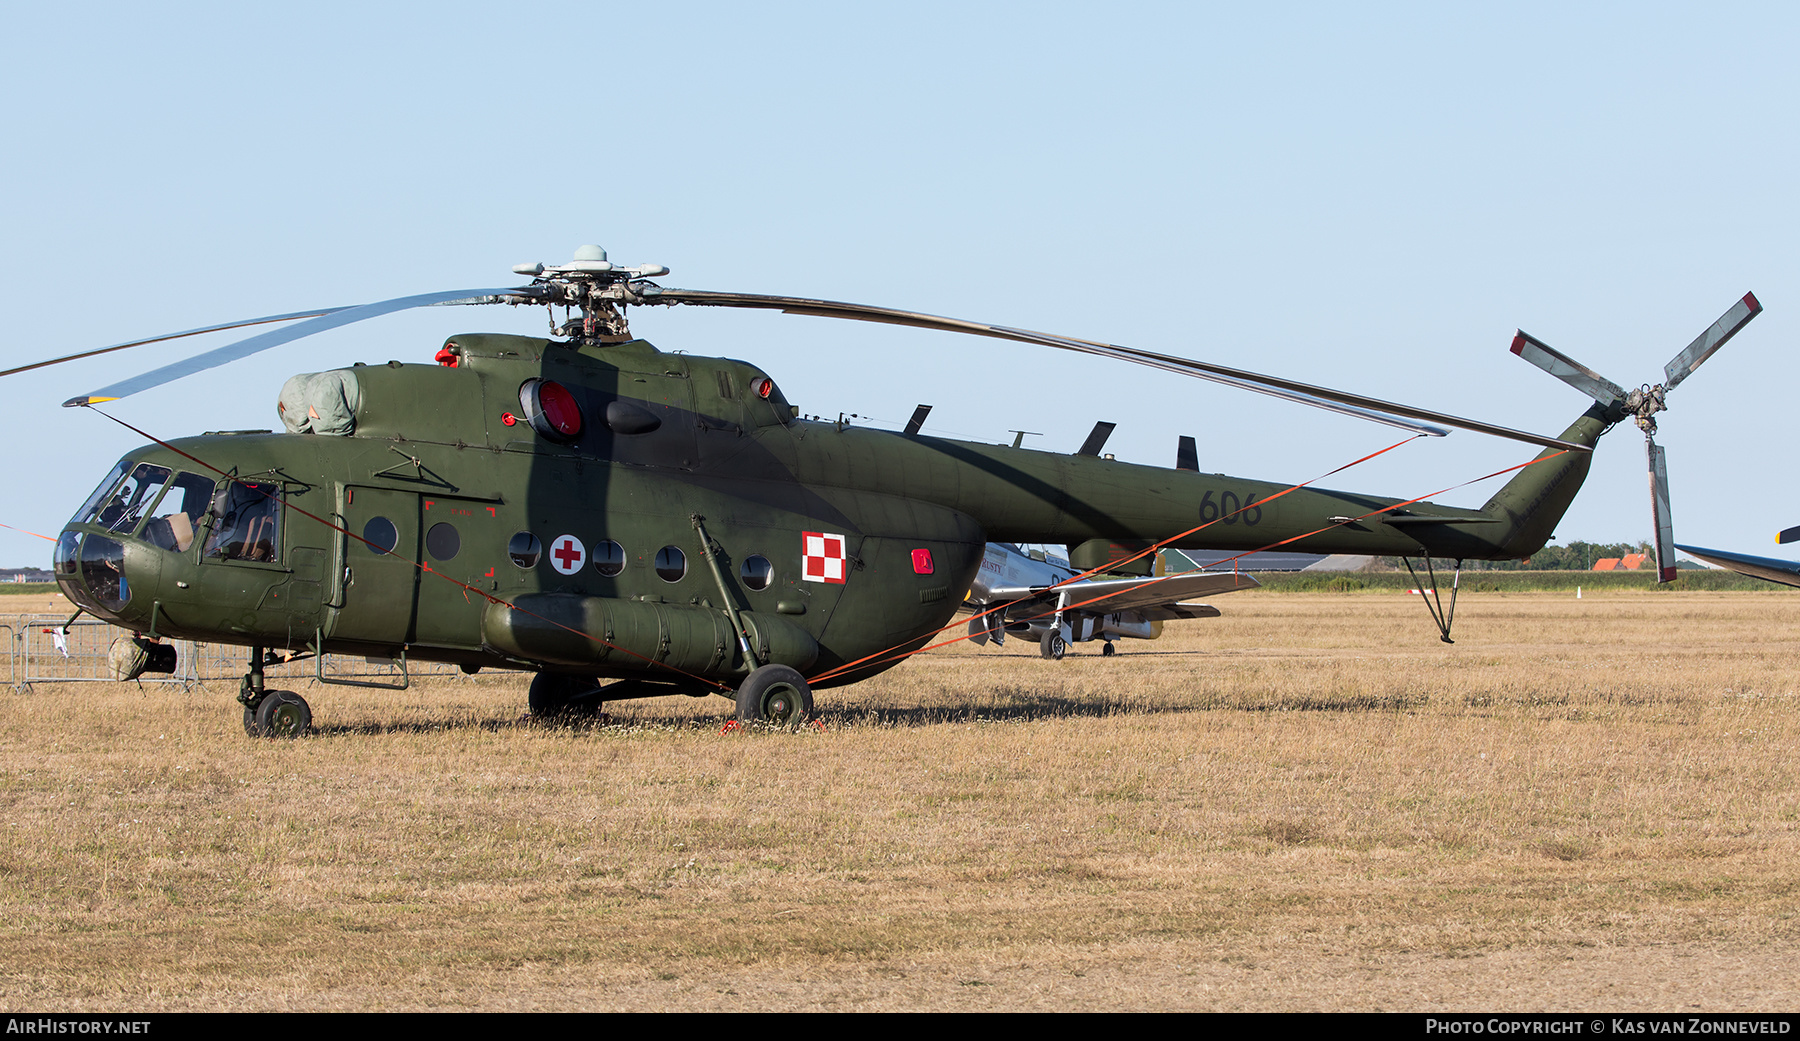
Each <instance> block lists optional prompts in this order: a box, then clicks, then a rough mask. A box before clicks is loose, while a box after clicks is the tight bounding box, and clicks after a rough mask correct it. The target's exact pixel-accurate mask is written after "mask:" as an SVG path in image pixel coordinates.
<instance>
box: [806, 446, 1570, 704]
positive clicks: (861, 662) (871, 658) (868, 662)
mask: <svg viewBox="0 0 1800 1041" xmlns="http://www.w3.org/2000/svg"><path fill="white" fill-rule="evenodd" d="M1423 436H1424V435H1422V434H1421V435H1417V436H1415V437H1409V438H1407V439H1406V440H1405V441H1399V442H1396V443H1394V444H1391V445H1389V446H1387V447H1386V448H1383V449H1381V450H1380V451H1378V452H1371V453H1369V454H1368V455H1365V456H1363V457H1362V458H1361V459H1357V460H1355V461H1354V462H1349V463H1345V464H1344V465H1343V466H1340V467H1338V468H1337V469H1335V470H1331V471H1329V472H1327V473H1322V474H1320V475H1319V476H1317V477H1315V478H1313V479H1312V480H1310V481H1303V482H1301V483H1300V484H1295V485H1290V486H1289V487H1287V488H1283V489H1282V490H1281V491H1279V492H1276V493H1275V494H1273V495H1270V496H1267V497H1265V498H1262V499H1258V500H1257V501H1255V502H1253V503H1249V504H1247V505H1245V506H1242V507H1240V508H1238V509H1237V510H1234V511H1233V512H1231V513H1228V514H1225V515H1224V516H1222V517H1216V518H1214V519H1212V520H1210V521H1207V522H1206V523H1205V524H1202V525H1200V526H1198V527H1194V528H1189V529H1188V530H1187V531H1184V532H1181V533H1180V534H1178V535H1172V536H1170V537H1168V538H1166V539H1163V540H1162V541H1161V542H1158V543H1155V544H1154V545H1152V546H1150V547H1148V548H1147V549H1144V550H1142V551H1140V552H1138V553H1136V554H1134V555H1133V556H1130V557H1127V558H1125V559H1124V560H1123V561H1108V562H1107V563H1106V564H1103V565H1101V566H1100V567H1096V568H1092V569H1090V570H1087V571H1084V572H1082V573H1081V574H1079V575H1074V576H1071V577H1069V578H1066V579H1063V580H1062V581H1061V582H1058V583H1056V584H1055V585H1051V586H1045V587H1044V592H1049V591H1050V590H1053V589H1060V588H1062V587H1063V586H1066V585H1070V584H1072V583H1078V582H1082V581H1085V580H1086V579H1087V578H1088V577H1089V576H1091V575H1095V574H1098V573H1099V572H1100V571H1101V569H1102V568H1107V567H1116V566H1118V565H1119V564H1121V563H1124V564H1129V563H1130V562H1132V561H1134V560H1137V559H1139V558H1141V557H1144V556H1147V555H1149V554H1151V553H1155V552H1156V551H1157V550H1160V549H1162V548H1163V547H1164V546H1167V545H1169V544H1170V543H1172V542H1178V541H1180V540H1181V539H1185V538H1187V537H1188V536H1189V535H1192V534H1194V533H1195V532H1198V531H1201V530H1203V529H1205V528H1209V527H1211V526H1212V525H1214V524H1218V523H1221V522H1223V521H1224V520H1226V519H1227V518H1229V517H1235V516H1237V515H1238V514H1239V513H1243V512H1244V511H1245V510H1250V509H1254V508H1255V507H1258V506H1261V505H1262V504H1263V503H1266V502H1270V501H1272V500H1274V499H1279V498H1280V497H1282V496H1283V495H1286V494H1288V493H1289V492H1292V491H1298V490H1299V489H1301V488H1305V487H1307V486H1308V485H1312V484H1317V483H1318V482H1320V481H1322V480H1324V479H1325V478H1327V477H1330V476H1331V475H1332V474H1336V473H1341V472H1343V471H1345V470H1348V469H1349V468H1351V467H1352V466H1356V465H1357V464H1358V463H1366V462H1368V461H1369V460H1370V459H1373V458H1375V457H1376V456H1378V455H1381V454H1382V453H1384V452H1391V451H1393V450H1394V449H1396V448H1399V447H1400V446H1401V445H1404V444H1407V443H1409V442H1411V441H1414V440H1417V437H1423ZM1566 454H1568V450H1567V449H1564V450H1563V451H1561V452H1555V453H1553V454H1551V455H1546V456H1540V457H1538V458H1536V459H1529V460H1527V461H1525V462H1523V463H1519V464H1517V465H1514V466H1509V467H1506V468H1505V469H1503V470H1495V471H1494V472H1493V473H1491V474H1484V475H1482V476H1480V477H1476V478H1472V479H1470V480H1467V481H1463V482H1462V483H1461V484H1453V485H1450V486H1449V487H1447V488H1440V489H1438V490H1437V491H1435V492H1427V493H1425V494H1424V495H1420V496H1417V497H1415V498H1411V499H1407V500H1405V501H1404V502H1397V503H1394V504H1393V505H1391V506H1383V507H1382V508H1381V509H1379V510H1370V511H1369V512H1367V513H1364V514H1362V515H1360V516H1357V517H1348V518H1345V519H1344V520H1340V521H1337V522H1335V523H1332V524H1327V525H1325V526H1324V527H1322V528H1315V529H1313V530H1312V531H1309V532H1306V533H1304V534H1301V535H1294V536H1291V537H1289V538H1285V539H1282V540H1280V541H1278V542H1271V543H1269V544H1268V545H1266V546H1263V547H1261V548H1260V549H1253V550H1245V551H1244V552H1242V553H1239V554H1238V555H1237V556H1234V557H1227V558H1225V559H1224V560H1220V561H1217V562H1216V563H1218V564H1223V563H1225V561H1226V560H1230V561H1234V562H1235V561H1238V560H1241V559H1243V558H1244V557H1246V556H1249V555H1250V554H1252V553H1263V552H1267V551H1268V550H1271V549H1275V548H1277V547H1280V546H1285V545H1287V544H1288V543H1290V542H1299V541H1300V540H1301V539H1308V538H1311V537H1312V536H1314V535H1318V534H1322V533H1324V532H1327V531H1330V530H1332V529H1333V528H1339V527H1343V526H1344V525H1346V524H1355V523H1356V522H1357V521H1360V520H1366V519H1368V518H1370V517H1375V516H1379V515H1380V514H1383V513H1387V512H1389V511H1391V510H1397V509H1399V508H1401V507H1402V506H1411V505H1412V504H1413V503H1415V502H1424V501H1425V500H1427V499H1431V498H1435V497H1437V496H1439V495H1444V494H1446V493H1448V492H1453V491H1456V490H1458V489H1461V488H1467V487H1468V486H1469V485H1472V484H1479V483H1481V482H1482V481H1486V480H1489V479H1491V478H1494V477H1499V476H1500V475H1502V474H1508V473H1512V472H1513V471H1514V470H1523V469H1525V468H1526V467H1527V466H1534V465H1536V464H1538V463H1542V462H1547V461H1549V460H1551V459H1555V458H1556V457H1557V456H1560V455H1566ZM1199 570H1201V569H1196V570H1195V571H1180V572H1176V573H1175V574H1171V575H1161V576H1158V577H1156V578H1153V579H1151V580H1149V581H1146V582H1142V583H1139V584H1138V585H1136V586H1133V587H1132V588H1131V590H1129V591H1131V592H1135V591H1137V590H1139V589H1145V588H1148V587H1149V586H1153V585H1155V584H1157V583H1158V582H1164V581H1167V580H1169V579H1171V578H1179V577H1181V576H1183V575H1191V574H1196V573H1198V571H1199ZM1233 570H1234V571H1235V570H1236V568H1235V567H1234V568H1233ZM1127 591H1128V590H1125V589H1117V590H1114V591H1112V592H1110V593H1102V594H1100V595H1099V596H1095V597H1092V598H1090V599H1087V600H1083V601H1080V602H1079V603H1073V604H1068V605H1066V606H1063V607H1052V608H1049V609H1047V610H1045V611H1043V612H1041V613H1039V614H1035V615H1031V616H1029V617H1027V618H1024V619H1022V620H1023V621H1027V622H1032V621H1036V620H1038V619H1040V618H1047V617H1050V616H1051V615H1054V614H1057V613H1059V612H1062V611H1070V610H1074V609H1076V608H1079V607H1086V606H1088V605H1089V604H1096V603H1099V602H1100V601H1102V600H1106V599H1108V598H1110V597H1115V596H1119V595H1121V594H1123V593H1125V592H1127ZM1008 606H1010V605H1008V604H1000V605H998V606H995V607H990V608H988V609H987V610H986V611H983V612H981V613H980V614H977V615H973V616H971V617H970V619H969V621H971V622H972V621H976V620H977V619H981V618H986V617H987V616H988V615H990V614H993V613H994V612H996V611H1003V610H1005V609H1006V608H1007V607H1008ZM962 624H963V623H962V622H961V621H957V622H952V623H951V624H949V625H946V626H944V627H942V628H940V629H938V630H937V632H935V633H933V634H932V635H933V636H936V635H938V634H939V633H944V632H947V631H949V630H950V629H953V628H957V627H959V626H961V625H962ZM973 637H974V634H973V633H965V634H963V635H961V636H957V637H955V638H953V639H949V640H944V641H942V642H939V643H934V644H929V645H927V646H922V647H919V648H917V649H915V650H911V651H904V652H901V653H899V654H893V653H892V652H893V651H894V650H895V649H896V647H889V648H888V649H887V650H883V651H877V652H875V653H874V654H871V655H868V656H867V657H863V658H858V659H857V660H856V661H853V662H847V663H845V664H843V665H840V666H838V667H837V668H835V669H831V670H828V671H826V672H822V673H820V674H819V675H817V676H813V677H809V678H808V680H807V682H808V683H818V682H819V681H821V680H826V679H833V678H836V677H838V676H841V675H843V674H845V673H847V672H849V671H850V670H852V669H855V668H858V667H866V666H872V665H886V664H888V663H891V662H896V661H904V660H905V659H907V658H909V657H911V656H912V655H914V654H919V653H921V652H923V651H931V650H936V649H938V648H940V647H949V646H951V645H952V644H957V643H961V642H962V641H964V640H968V639H973ZM896 646H897V645H896ZM883 655H888V657H883ZM875 659H879V660H878V661H877V660H875Z"/></svg>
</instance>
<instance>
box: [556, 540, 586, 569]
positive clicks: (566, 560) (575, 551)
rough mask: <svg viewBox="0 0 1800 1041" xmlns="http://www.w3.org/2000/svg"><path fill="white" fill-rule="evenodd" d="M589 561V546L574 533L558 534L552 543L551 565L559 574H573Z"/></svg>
mask: <svg viewBox="0 0 1800 1041" xmlns="http://www.w3.org/2000/svg"><path fill="white" fill-rule="evenodd" d="M585 563H587V547H586V546H583V545H582V544H581V540H580V539H578V538H576V537H575V536H573V535H558V536H557V537H556V541H555V542H552V543H551V544H550V566H551V567H553V568H555V569H556V571H557V573H558V574H561V575H573V574H574V573H575V572H577V571H580V570H581V565H583V564H585Z"/></svg>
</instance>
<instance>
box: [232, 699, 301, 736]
mask: <svg viewBox="0 0 1800 1041" xmlns="http://www.w3.org/2000/svg"><path fill="white" fill-rule="evenodd" d="M311 731H312V708H311V706H309V705H307V703H306V699H305V698H303V697H301V696H300V695H298V694H296V693H294V692H293V691H291V690H271V691H269V692H268V693H267V694H264V695H263V696H262V700H260V701H258V702H257V703H256V704H255V705H254V706H250V705H246V706H244V732H245V733H247V734H249V735H250V736H251V737H285V738H290V739H291V738H296V737H305V736H306V735H307V734H308V733H310V732H311Z"/></svg>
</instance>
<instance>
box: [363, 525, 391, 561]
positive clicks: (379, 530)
mask: <svg viewBox="0 0 1800 1041" xmlns="http://www.w3.org/2000/svg"><path fill="white" fill-rule="evenodd" d="M362 537H363V542H364V543H365V544H366V545H367V546H368V547H369V552H370V553H373V554H375V555H376V556H380V555H381V554H383V553H392V552H393V551H394V547H395V546H398V545H399V544H400V529H398V528H396V527H394V522H393V521H391V520H388V519H387V518H386V517H371V518H369V523H367V524H365V525H363V532H362Z"/></svg>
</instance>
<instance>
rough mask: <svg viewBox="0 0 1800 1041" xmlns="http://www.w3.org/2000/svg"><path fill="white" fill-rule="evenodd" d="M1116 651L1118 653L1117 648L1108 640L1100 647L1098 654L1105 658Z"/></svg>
mask: <svg viewBox="0 0 1800 1041" xmlns="http://www.w3.org/2000/svg"><path fill="white" fill-rule="evenodd" d="M1117 653H1119V649H1118V648H1117V647H1114V646H1113V645H1112V644H1111V643H1110V642H1109V643H1108V644H1107V645H1106V646H1105V647H1102V648H1100V655H1101V656H1102V657H1105V658H1110V657H1112V656H1113V655H1115V654H1117Z"/></svg>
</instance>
